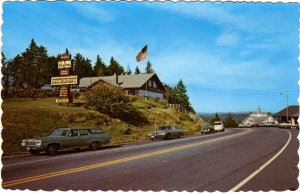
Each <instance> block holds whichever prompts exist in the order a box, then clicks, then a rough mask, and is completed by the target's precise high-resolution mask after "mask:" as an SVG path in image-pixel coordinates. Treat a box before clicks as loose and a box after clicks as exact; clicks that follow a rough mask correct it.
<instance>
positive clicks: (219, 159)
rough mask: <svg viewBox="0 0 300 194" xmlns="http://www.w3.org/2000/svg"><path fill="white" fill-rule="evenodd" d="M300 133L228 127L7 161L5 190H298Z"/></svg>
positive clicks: (4, 178)
mask: <svg viewBox="0 0 300 194" xmlns="http://www.w3.org/2000/svg"><path fill="white" fill-rule="evenodd" d="M297 135H298V130H296V129H288V130H285V129H276V128H253V129H226V131H225V132H219V133H215V134H211V135H196V136H187V137H183V138H180V139H172V140H157V141H146V142H141V143H134V144H128V145H122V146H110V147H109V146H107V147H103V148H101V149H99V150H96V151H86V150H81V151H63V152H60V153H59V154H58V155H57V156H52V157H51V156H47V155H45V154H41V155H39V156H30V155H27V156H18V157H6V158H2V163H3V168H2V171H1V173H2V180H3V182H2V187H3V188H4V189H12V190H15V189H20V190H23V189H29V190H34V191H36V190H39V189H42V190H46V191H53V190H55V189H59V190H62V191H66V190H75V191H76V190H83V191H85V190H92V191H94V190H102V191H108V190H113V191H117V190H123V191H129V190H133V191H137V190H142V191H150V190H151V191H162V190H165V191H199V192H202V191H259V190H263V191H270V190H275V191H285V190H296V189H298V186H299V184H298V181H297V177H298V172H299V171H298V168H297V164H298V153H297V150H298V147H299V143H298V139H297Z"/></svg>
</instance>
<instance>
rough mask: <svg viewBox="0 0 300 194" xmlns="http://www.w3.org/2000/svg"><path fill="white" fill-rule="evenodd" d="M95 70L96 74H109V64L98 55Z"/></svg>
mask: <svg viewBox="0 0 300 194" xmlns="http://www.w3.org/2000/svg"><path fill="white" fill-rule="evenodd" d="M94 72H95V75H96V76H105V75H107V66H106V65H105V63H104V62H103V61H102V59H101V57H100V56H99V55H97V60H96V63H95V66H94Z"/></svg>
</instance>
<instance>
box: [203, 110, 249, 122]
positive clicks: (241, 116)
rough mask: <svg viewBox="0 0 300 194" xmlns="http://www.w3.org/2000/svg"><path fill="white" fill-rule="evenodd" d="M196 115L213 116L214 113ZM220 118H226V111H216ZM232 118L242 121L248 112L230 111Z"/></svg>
mask: <svg viewBox="0 0 300 194" xmlns="http://www.w3.org/2000/svg"><path fill="white" fill-rule="evenodd" d="M198 115H200V116H201V117H203V118H208V119H210V118H215V115H216V113H201V112H200V113H198ZM218 115H219V117H220V119H226V118H227V115H228V113H218ZM231 115H232V117H233V119H235V120H238V121H242V120H244V119H245V118H246V117H248V116H249V112H236V113H231Z"/></svg>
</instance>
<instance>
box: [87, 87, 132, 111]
mask: <svg viewBox="0 0 300 194" xmlns="http://www.w3.org/2000/svg"><path fill="white" fill-rule="evenodd" d="M131 105H132V101H131V99H130V98H129V97H128V96H126V95H125V93H124V91H123V89H122V88H120V87H116V86H110V87H107V86H104V85H102V84H98V85H96V86H95V87H93V88H92V89H90V90H89V91H87V92H86V106H88V107H92V108H94V109H95V110H97V111H99V112H102V113H107V114H111V115H114V116H118V115H121V114H122V113H128V112H129V111H130V110H131V109H132V106H131Z"/></svg>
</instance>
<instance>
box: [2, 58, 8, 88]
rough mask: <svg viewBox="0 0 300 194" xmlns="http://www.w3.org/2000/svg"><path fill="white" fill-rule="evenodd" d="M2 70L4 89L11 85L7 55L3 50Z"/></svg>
mask: <svg viewBox="0 0 300 194" xmlns="http://www.w3.org/2000/svg"><path fill="white" fill-rule="evenodd" d="M1 64H2V67H1V72H2V75H3V77H2V82H1V83H2V86H3V89H4V90H6V89H7V88H8V87H9V71H8V62H7V61H6V57H5V55H4V53H3V52H1Z"/></svg>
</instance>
